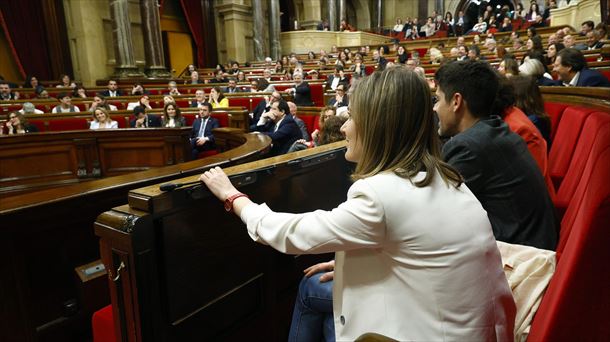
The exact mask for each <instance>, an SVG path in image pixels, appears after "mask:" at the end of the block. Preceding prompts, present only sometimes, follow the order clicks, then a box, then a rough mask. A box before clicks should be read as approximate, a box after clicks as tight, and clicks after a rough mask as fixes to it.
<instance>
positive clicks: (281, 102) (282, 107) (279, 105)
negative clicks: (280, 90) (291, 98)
mask: <svg viewBox="0 0 610 342" xmlns="http://www.w3.org/2000/svg"><path fill="white" fill-rule="evenodd" d="M277 109H278V110H280V111H282V112H284V114H288V113H290V107H288V102H286V101H285V100H284V99H281V100H279V101H278V103H277Z"/></svg>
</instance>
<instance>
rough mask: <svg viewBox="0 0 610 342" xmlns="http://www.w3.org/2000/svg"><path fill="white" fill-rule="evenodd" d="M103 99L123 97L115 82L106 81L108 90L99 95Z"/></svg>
mask: <svg viewBox="0 0 610 342" xmlns="http://www.w3.org/2000/svg"><path fill="white" fill-rule="evenodd" d="M100 94H101V95H103V96H105V97H117V96H123V95H124V94H123V91H122V90H121V89H119V85H118V83H117V81H116V80H108V89H107V90H104V91H103V92H101V93H100Z"/></svg>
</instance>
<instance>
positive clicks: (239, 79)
mask: <svg viewBox="0 0 610 342" xmlns="http://www.w3.org/2000/svg"><path fill="white" fill-rule="evenodd" d="M237 82H239V83H243V82H248V80H247V79H246V74H245V73H244V72H243V71H240V72H238V73H237Z"/></svg>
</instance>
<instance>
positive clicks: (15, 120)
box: [6, 112, 38, 134]
mask: <svg viewBox="0 0 610 342" xmlns="http://www.w3.org/2000/svg"><path fill="white" fill-rule="evenodd" d="M6 117H7V120H6V129H7V133H8V134H23V133H35V132H38V128H37V127H36V126H34V125H32V124H30V123H29V122H28V119H27V118H26V117H25V115H23V114H21V113H19V112H9V113H8V115H7V116H6Z"/></svg>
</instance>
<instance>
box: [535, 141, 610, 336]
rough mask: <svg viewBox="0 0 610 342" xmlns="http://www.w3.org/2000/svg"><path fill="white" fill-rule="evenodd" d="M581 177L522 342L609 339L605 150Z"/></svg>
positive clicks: (609, 216) (608, 161) (609, 210)
mask: <svg viewBox="0 0 610 342" xmlns="http://www.w3.org/2000/svg"><path fill="white" fill-rule="evenodd" d="M606 146H607V145H606ZM583 174H584V175H587V174H588V175H590V179H589V181H584V179H583V181H582V182H580V184H579V185H578V189H577V191H576V195H575V199H574V200H576V202H574V203H570V208H568V210H569V211H570V210H573V211H574V215H573V219H571V220H570V222H571V223H570V222H567V221H566V218H567V217H568V213H566V217H564V220H563V222H562V231H561V236H560V248H562V249H561V250H560V252H561V255H560V256H559V254H558V256H559V260H558V263H557V269H556V271H555V274H554V275H553V278H552V279H551V282H550V284H549V287H548V289H547V291H546V294H545V295H544V297H543V298H542V302H541V304H540V307H539V309H538V312H537V313H536V315H535V317H534V319H533V322H532V327H531V331H530V334H529V338H528V341H605V340H607V339H608V336H610V324H608V317H610V290H609V288H608V286H610V285H609V284H610V262H608V261H609V260H610V248H609V246H610V231H609V226H608V222H610V182H609V181H608V175H610V149H608V148H607V147H606V148H605V149H604V150H603V151H600V154H598V155H596V156H593V155H592V157H591V158H590V159H589V160H588V161H587V165H586V166H585V170H584V173H583ZM568 226H569V227H568ZM566 228H571V229H570V230H566Z"/></svg>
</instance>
